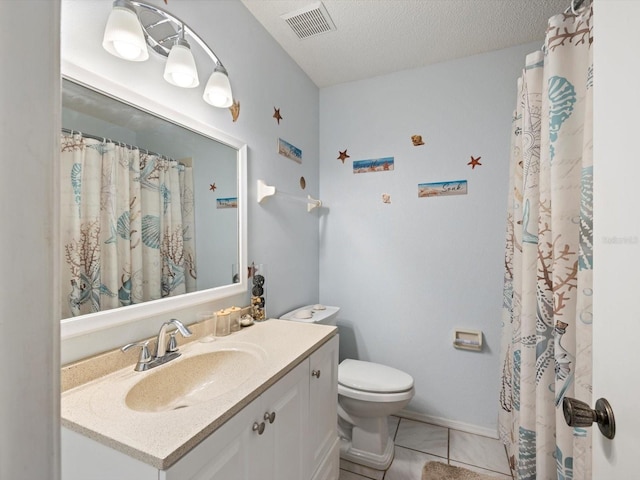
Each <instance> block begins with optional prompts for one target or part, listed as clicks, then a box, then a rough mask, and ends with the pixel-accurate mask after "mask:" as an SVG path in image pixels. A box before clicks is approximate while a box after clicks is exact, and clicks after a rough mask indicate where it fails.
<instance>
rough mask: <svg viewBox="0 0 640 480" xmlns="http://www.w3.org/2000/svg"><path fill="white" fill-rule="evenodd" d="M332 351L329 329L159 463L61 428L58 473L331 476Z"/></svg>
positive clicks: (205, 479) (287, 479) (177, 477)
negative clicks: (291, 364)
mask: <svg viewBox="0 0 640 480" xmlns="http://www.w3.org/2000/svg"><path fill="white" fill-rule="evenodd" d="M337 355H338V337H337V336H334V337H332V338H331V339H330V340H328V341H327V342H326V343H324V344H323V345H322V346H321V347H320V348H318V349H317V350H316V351H314V352H313V353H312V354H311V355H310V356H309V357H307V358H306V359H304V360H303V361H302V362H301V363H300V364H298V365H297V366H296V367H295V368H294V369H293V370H291V371H290V372H289V373H287V374H286V375H285V376H284V377H282V378H281V379H280V380H278V381H277V382H276V383H275V384H273V385H272V386H270V387H269V388H268V389H267V390H265V391H264V392H263V393H262V394H261V395H260V396H259V397H257V398H256V399H255V400H253V401H252V402H251V403H249V404H248V405H246V406H245V407H244V408H243V409H242V410H240V412H238V413H237V414H236V415H234V416H233V417H232V418H231V419H229V420H228V421H227V422H225V423H224V424H223V425H222V426H220V427H219V428H218V429H217V430H216V431H215V432H213V433H212V434H211V435H209V437H207V438H205V439H204V440H203V441H202V442H200V443H199V444H198V445H196V446H195V447H194V448H193V449H192V450H191V451H189V452H188V453H187V454H185V455H184V456H183V457H182V458H181V459H180V460H178V461H177V462H176V463H174V464H173V465H172V466H171V467H169V468H168V469H167V470H157V469H156V468H154V467H152V466H150V465H148V464H146V463H143V462H141V461H139V460H135V459H133V458H131V457H129V456H128V455H126V454H125V453H121V452H118V451H116V450H114V449H111V448H109V447H107V446H105V445H103V444H101V443H99V442H96V441H95V440H92V439H89V438H87V437H84V436H83V435H80V434H78V433H75V432H72V431H70V430H68V429H66V428H64V429H63V435H62V464H63V465H62V466H63V476H62V480H97V479H101V480H102V479H104V480H129V479H131V480H134V479H135V480H258V479H260V480H307V479H308V480H337V479H338V475H339V463H338V462H339V450H338V435H337V413H336V408H337ZM166 433H167V435H171V432H170V431H167V432H166ZM150 441H152V439H150Z"/></svg>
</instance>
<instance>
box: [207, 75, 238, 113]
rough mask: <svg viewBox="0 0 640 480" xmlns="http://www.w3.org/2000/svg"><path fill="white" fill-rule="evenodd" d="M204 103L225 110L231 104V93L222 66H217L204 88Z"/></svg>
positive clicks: (227, 78)
mask: <svg viewBox="0 0 640 480" xmlns="http://www.w3.org/2000/svg"><path fill="white" fill-rule="evenodd" d="M202 98H204V101H205V102H207V103H208V104H209V105H213V106H214V107H219V108H227V107H230V106H231V105H232V104H233V93H232V92H231V84H230V83H229V77H228V76H227V71H226V70H225V68H224V67H223V66H222V65H217V66H216V69H215V70H214V71H213V73H212V74H211V76H210V77H209V81H208V82H207V86H206V87H205V88H204V95H203V96H202Z"/></svg>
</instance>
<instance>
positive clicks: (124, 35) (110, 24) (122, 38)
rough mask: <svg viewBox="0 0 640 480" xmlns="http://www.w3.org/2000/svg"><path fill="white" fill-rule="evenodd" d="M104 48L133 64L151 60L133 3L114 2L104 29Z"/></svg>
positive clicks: (124, 1)
mask: <svg viewBox="0 0 640 480" xmlns="http://www.w3.org/2000/svg"><path fill="white" fill-rule="evenodd" d="M102 47H103V48H104V49H105V50H106V51H107V52H109V53H110V54H111V55H115V56H116V57H120V58H123V59H125V60H130V61H133V62H142V61H144V60H146V59H147V58H149V51H148V50H147V44H146V43H145V39H144V33H143V32H142V26H141V25H140V21H139V20H138V15H137V13H136V10H135V8H134V7H133V5H132V4H131V2H128V1H126V0H116V1H115V2H113V8H112V9H111V13H110V14H109V19H108V20H107V26H106V27H105V29H104V37H103V39H102Z"/></svg>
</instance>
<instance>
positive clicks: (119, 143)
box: [61, 127, 177, 161]
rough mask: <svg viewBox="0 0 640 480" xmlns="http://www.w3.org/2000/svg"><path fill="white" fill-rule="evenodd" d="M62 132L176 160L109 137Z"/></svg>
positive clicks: (74, 131) (77, 131)
mask: <svg viewBox="0 0 640 480" xmlns="http://www.w3.org/2000/svg"><path fill="white" fill-rule="evenodd" d="M61 130H62V132H63V133H68V134H69V135H73V134H74V133H79V134H80V135H82V136H83V137H86V138H91V139H93V140H98V141H99V142H111V143H115V144H116V145H120V146H124V147H127V148H130V149H132V150H135V149H138V150H140V151H144V152H147V155H155V156H156V157H162V158H166V159H169V160H174V159H173V158H171V157H167V156H166V155H162V154H160V153H155V152H150V151H149V150H147V149H146V148H140V147H136V146H134V145H129V144H128V143H124V142H118V141H116V140H111V139H110V138H107V137H99V136H98V135H91V134H90V133H83V132H81V131H80V130H72V129H69V128H64V127H63V128H62V129H61ZM174 161H177V160H174Z"/></svg>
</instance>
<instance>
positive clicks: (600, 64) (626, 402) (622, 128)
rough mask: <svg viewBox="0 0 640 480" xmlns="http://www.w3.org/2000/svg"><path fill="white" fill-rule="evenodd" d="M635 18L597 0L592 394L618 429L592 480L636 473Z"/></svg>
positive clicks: (631, 7) (639, 171) (628, 7)
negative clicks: (607, 408)
mask: <svg viewBox="0 0 640 480" xmlns="http://www.w3.org/2000/svg"><path fill="white" fill-rule="evenodd" d="M638 18H640V2H638V1H637V0H617V1H612V0H596V2H595V5H594V19H595V23H594V32H595V33H594V37H595V38H594V43H593V48H594V49H595V50H594V112H595V113H594V298H593V309H594V312H593V313H594V324H593V401H594V403H595V400H596V399H598V398H601V397H605V398H606V399H607V400H609V402H610V403H611V406H612V408H613V412H614V415H615V420H616V436H615V438H614V439H613V440H607V439H606V438H604V437H603V436H602V435H601V434H600V432H599V431H598V429H597V428H595V430H594V431H593V479H594V480H617V479H621V480H622V479H630V478H638V475H639V474H638V460H637V455H638V452H640V415H639V414H638V404H639V400H640V348H639V345H638V339H640V301H639V299H640V196H639V195H640V191H639V189H638V179H640V148H639V146H638V138H639V137H640V116H639V115H640V89H639V86H638V85H639V84H638V78H639V77H640V67H639V64H638V61H637V54H638V50H639V48H640V30H639V29H638V28H637V25H635V23H636V22H637V19H638ZM592 406H593V405H592Z"/></svg>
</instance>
